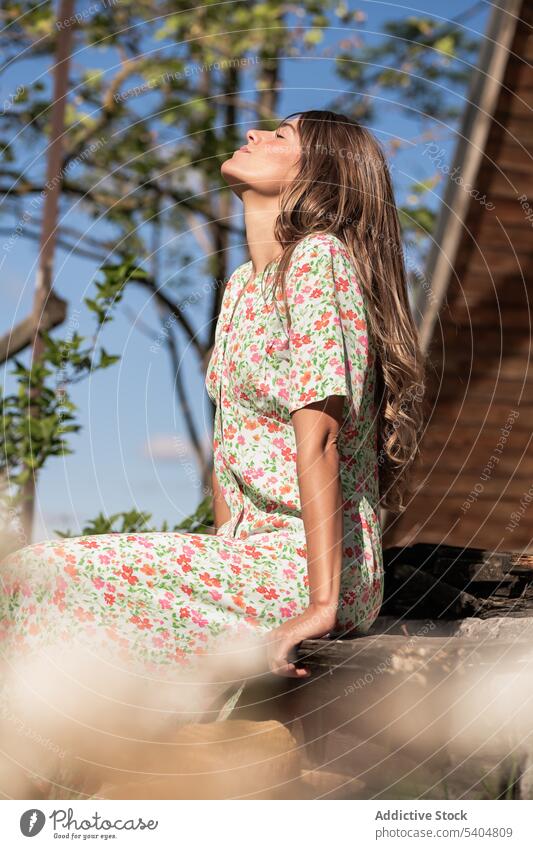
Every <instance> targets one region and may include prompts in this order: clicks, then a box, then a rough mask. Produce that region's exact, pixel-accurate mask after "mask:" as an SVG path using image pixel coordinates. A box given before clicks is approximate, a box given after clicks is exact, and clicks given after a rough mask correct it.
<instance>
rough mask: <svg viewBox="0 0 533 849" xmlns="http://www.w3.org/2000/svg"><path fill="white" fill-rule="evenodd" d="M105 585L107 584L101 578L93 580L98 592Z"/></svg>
mask: <svg viewBox="0 0 533 849" xmlns="http://www.w3.org/2000/svg"><path fill="white" fill-rule="evenodd" d="M104 583H105V582H104V581H103V580H102V579H101V578H93V585H94V586H95V587H96V589H97V590H101V589H102V587H103V586H104Z"/></svg>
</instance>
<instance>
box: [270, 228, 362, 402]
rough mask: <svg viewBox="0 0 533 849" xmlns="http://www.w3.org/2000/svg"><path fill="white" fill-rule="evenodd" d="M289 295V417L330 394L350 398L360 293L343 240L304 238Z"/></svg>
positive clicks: (316, 236)
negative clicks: (352, 355) (357, 302)
mask: <svg viewBox="0 0 533 849" xmlns="http://www.w3.org/2000/svg"><path fill="white" fill-rule="evenodd" d="M286 296H287V307H288V311H289V315H290V321H291V327H290V331H289V346H290V370H289V385H288V410H289V413H292V412H294V411H295V410H297V409H299V408H300V407H305V406H306V405H307V404H311V403H313V402H315V401H320V400H322V399H324V398H326V397H327V396H328V395H344V396H347V397H348V398H349V399H350V400H352V398H353V385H352V380H353V378H354V375H353V372H352V370H353V363H352V361H351V353H352V351H353V350H354V342H355V339H356V337H355V335H354V333H355V332H356V325H355V323H354V319H355V318H356V317H357V315H356V311H355V309H353V307H355V306H356V304H354V302H353V298H354V296H355V297H356V298H357V299H360V290H359V289H358V287H357V284H356V282H355V280H354V271H353V264H352V263H350V261H349V259H348V258H347V256H346V249H344V248H343V246H342V245H341V243H340V240H337V239H336V237H331V236H329V235H327V234H312V235H311V236H307V237H305V238H304V239H302V240H301V242H300V243H299V244H298V245H297V246H296V248H295V249H294V252H293V255H292V258H291V263H290V269H289V273H288V275H287V283H286ZM359 306H361V304H360V303H359ZM351 307H352V308H351ZM350 349H351V350H350ZM359 378H360V376H359ZM356 379H357V376H356Z"/></svg>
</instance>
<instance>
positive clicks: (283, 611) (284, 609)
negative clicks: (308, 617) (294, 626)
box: [279, 607, 292, 619]
mask: <svg viewBox="0 0 533 849" xmlns="http://www.w3.org/2000/svg"><path fill="white" fill-rule="evenodd" d="M279 612H280V613H281V615H282V616H283V618H284V619H288V618H289V617H290V616H291V615H292V614H291V611H290V610H289V608H288V607H280V610H279Z"/></svg>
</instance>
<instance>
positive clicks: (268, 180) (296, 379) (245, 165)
mask: <svg viewBox="0 0 533 849" xmlns="http://www.w3.org/2000/svg"><path fill="white" fill-rule="evenodd" d="M222 174H223V176H224V178H225V180H226V181H227V183H228V184H229V185H230V187H231V188H232V190H233V191H234V192H235V194H236V195H237V196H238V197H239V198H240V199H241V200H242V202H243V206H244V216H245V224H246V235H247V241H248V247H249V251H250V256H251V260H250V261H248V262H245V263H244V264H242V265H240V266H239V267H238V268H237V269H236V270H235V271H234V272H233V274H232V275H231V277H230V279H229V281H228V283H227V286H226V289H225V292H224V297H223V302H222V306H221V312H220V316H219V319H218V324H217V330H216V341H215V346H214V349H213V352H212V356H211V360H210V363H209V366H208V370H207V375H206V388H207V391H208V394H209V396H210V398H211V399H212V400H213V402H214V403H215V405H216V415H215V429H214V440H213V448H214V472H213V494H214V511H215V525H216V534H214V535H201V534H186V533H135V534H125V533H123V534H103V535H94V536H85V537H75V538H70V539H64V540H60V541H55V540H50V541H47V542H44V543H37V544H34V545H29V546H26V547H25V548H23V549H21V550H19V551H17V552H15V553H14V554H12V555H10V557H8V558H7V559H6V560H5V561H4V563H3V564H2V570H1V574H2V577H3V580H4V589H3V596H2V600H3V604H2V608H1V609H2V619H1V623H2V625H1V627H2V628H3V631H4V639H5V640H6V641H7V642H6V643H5V645H14V646H18V647H21V648H24V647H30V646H32V645H38V644H43V641H46V640H48V639H49V638H51V637H52V636H54V637H57V636H63V637H65V638H68V639H69V640H72V639H74V638H80V639H82V638H83V634H84V633H88V634H93V633H94V631H95V629H97V628H100V629H102V628H103V629H104V632H105V635H106V637H107V638H108V639H109V640H111V641H113V642H115V643H116V644H117V645H118V647H119V649H120V651H122V653H123V657H124V658H125V659H126V658H128V657H131V656H138V657H142V658H143V659H144V660H146V661H147V662H150V663H154V664H159V663H176V662H178V663H181V664H185V665H186V664H188V663H190V662H192V661H193V659H194V658H195V657H196V656H198V655H201V654H204V653H206V652H208V650H209V646H210V640H211V639H212V638H215V637H216V636H217V635H219V634H226V635H227V634H230V633H233V631H235V633H247V632H254V633H260V634H264V635H265V636H266V640H265V644H266V646H267V649H266V650H267V656H268V665H269V668H270V669H271V670H272V672H274V673H277V674H280V675H285V676H292V677H301V676H305V675H307V674H308V671H307V670H306V669H303V668H298V667H297V666H296V665H295V663H294V662H293V659H292V658H291V653H292V651H293V649H294V647H295V646H296V645H297V644H298V643H299V642H300V641H301V640H302V639H305V638H310V637H320V636H323V635H327V634H335V635H338V636H343V635H346V634H348V633H349V634H353V633H364V632H365V631H366V630H368V628H369V627H370V625H371V624H372V622H373V621H374V620H375V618H376V616H377V615H378V612H379V609H380V605H381V601H382V594H383V565H382V549H381V537H380V526H379V517H378V503H379V501H380V487H381V503H382V505H383V506H386V507H389V508H393V509H396V508H397V507H398V505H400V506H401V501H402V495H403V494H404V493H405V492H406V491H407V471H408V469H409V466H410V464H411V463H412V461H413V459H414V457H415V455H416V451H417V437H418V432H419V428H420V421H421V416H420V412H419V409H418V398H417V390H418V389H419V385H420V377H421V369H420V363H419V352H418V348H417V343H416V331H415V328H414V324H413V321H412V318H411V314H410V310H409V305H408V299H407V291H406V280H405V272H404V266H403V259H402V249H401V241H400V230H399V225H398V215H397V211H396V207H395V204H394V198H393V192H392V188H391V182H390V177H389V173H388V168H387V164H386V161H385V159H384V156H383V154H382V152H381V150H380V148H379V145H378V144H377V142H376V141H375V139H374V138H373V136H372V135H371V134H370V133H369V132H368V131H367V130H365V129H364V128H362V127H360V126H359V125H357V124H355V123H353V122H351V121H349V120H348V119H347V118H346V117H345V116H343V115H338V114H335V113H331V112H323V111H314V110H313V111H309V112H303V113H296V114H295V116H289V118H288V119H286V120H285V121H283V122H282V123H281V124H280V126H279V127H278V128H277V130H275V131H266V130H255V129H254V130H249V131H248V133H247V143H246V144H245V145H244V146H243V147H242V148H240V149H239V150H238V151H236V152H235V153H234V154H233V156H232V157H231V158H229V159H228V160H227V161H225V162H224V163H223V165H222ZM269 284H270V285H269Z"/></svg>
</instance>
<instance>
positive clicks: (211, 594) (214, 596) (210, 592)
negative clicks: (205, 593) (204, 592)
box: [209, 590, 222, 601]
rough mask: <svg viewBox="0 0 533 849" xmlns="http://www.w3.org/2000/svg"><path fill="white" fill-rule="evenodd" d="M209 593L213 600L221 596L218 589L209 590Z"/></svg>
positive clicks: (218, 599) (217, 599)
mask: <svg viewBox="0 0 533 849" xmlns="http://www.w3.org/2000/svg"><path fill="white" fill-rule="evenodd" d="M209 595H210V596H211V598H212V599H213V601H220V599H221V598H222V593H219V591H218V590H209Z"/></svg>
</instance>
